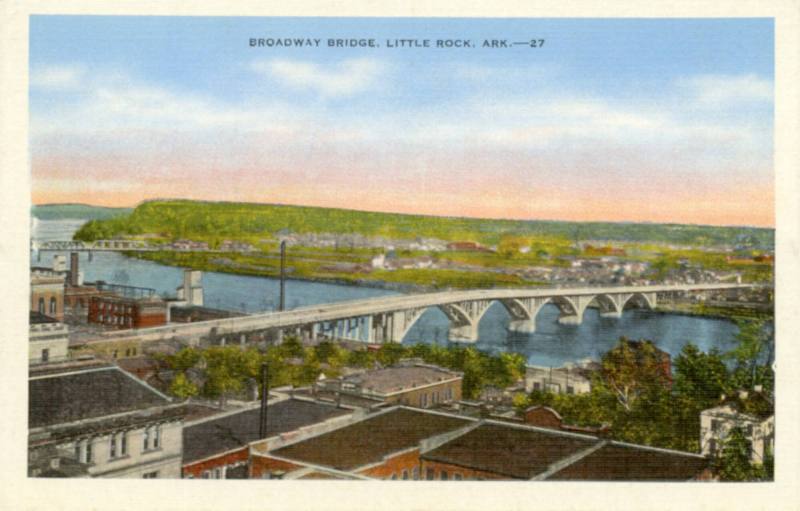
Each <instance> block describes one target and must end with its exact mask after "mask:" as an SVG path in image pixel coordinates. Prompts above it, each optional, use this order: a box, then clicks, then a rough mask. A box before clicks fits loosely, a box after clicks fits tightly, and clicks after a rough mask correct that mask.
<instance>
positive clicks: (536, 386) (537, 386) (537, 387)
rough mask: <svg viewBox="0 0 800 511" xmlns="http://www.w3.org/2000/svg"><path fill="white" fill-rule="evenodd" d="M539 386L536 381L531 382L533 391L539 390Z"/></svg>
mask: <svg viewBox="0 0 800 511" xmlns="http://www.w3.org/2000/svg"><path fill="white" fill-rule="evenodd" d="M540 389H541V385H539V382H538V381H535V382H533V390H540Z"/></svg>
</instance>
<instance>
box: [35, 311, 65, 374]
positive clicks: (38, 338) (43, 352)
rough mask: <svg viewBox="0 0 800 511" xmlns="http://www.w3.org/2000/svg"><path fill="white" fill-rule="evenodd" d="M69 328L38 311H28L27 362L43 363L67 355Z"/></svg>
mask: <svg viewBox="0 0 800 511" xmlns="http://www.w3.org/2000/svg"><path fill="white" fill-rule="evenodd" d="M68 351H69V328H68V327H67V325H65V324H64V323H61V322H60V321H57V320H55V319H53V318H51V317H49V316H45V315H44V314H41V313H39V312H34V311H31V312H30V326H29V331H28V362H29V363H30V364H44V363H47V362H60V361H63V360H66V359H67V358H68V356H69V354H68Z"/></svg>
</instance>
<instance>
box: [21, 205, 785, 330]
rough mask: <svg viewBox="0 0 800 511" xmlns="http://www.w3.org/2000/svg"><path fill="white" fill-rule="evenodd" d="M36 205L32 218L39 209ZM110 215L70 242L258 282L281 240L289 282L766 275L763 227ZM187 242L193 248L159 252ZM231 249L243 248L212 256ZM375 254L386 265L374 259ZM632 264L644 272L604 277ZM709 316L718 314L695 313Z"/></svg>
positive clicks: (175, 210)
mask: <svg viewBox="0 0 800 511" xmlns="http://www.w3.org/2000/svg"><path fill="white" fill-rule="evenodd" d="M65 207H67V206H65V205H58V206H52V208H60V209H63V208H65ZM38 208H39V209H38V213H37V212H36V211H35V212H34V214H41V212H42V211H46V210H47V207H46V206H39V207H38ZM101 209H102V208H101ZM95 213H97V212H95ZM109 215H110V216H107V217H105V218H99V217H97V216H95V217H94V218H93V219H90V220H88V221H87V222H86V223H85V224H84V225H83V226H82V227H81V228H80V229H79V230H78V231H77V232H76V233H75V235H74V237H73V239H75V240H81V241H94V240H98V239H139V240H146V241H147V242H148V243H151V244H156V245H164V247H165V250H163V251H158V252H127V253H125V255H126V256H129V257H135V258H138V259H142V260H149V261H153V262H157V263H160V264H165V265H170V266H179V267H190V268H195V269H198V270H204V271H215V272H222V273H230V274H238V275H248V276H257V277H268V278H277V277H279V272H280V262H279V257H278V250H279V249H278V246H279V243H280V241H281V240H288V245H289V246H288V248H287V278H289V279H293V280H300V281H310V282H321V283H331V284H340V285H355V286H365V287H376V288H383V289H392V290H397V291H404V292H409V291H417V292H424V291H432V290H439V289H450V288H453V289H459V288H462V289H463V288H493V287H540V286H550V285H559V284H561V283H564V282H571V281H575V282H586V283H587V284H588V285H592V284H593V283H595V284H597V283H606V282H608V283H618V284H625V283H634V284H636V283H642V282H646V281H651V282H658V281H662V280H664V279H665V278H673V277H675V276H676V275H677V276H679V277H680V276H681V274H685V273H687V272H695V273H697V272H699V273H703V272H715V273H716V274H717V275H718V276H720V277H724V278H726V279H728V278H735V277H736V276H737V275H738V277H739V278H740V279H741V280H742V282H771V281H772V279H773V262H772V255H771V251H772V247H773V246H774V230H773V229H764V228H753V227H713V226H698V225H678V224H649V223H611V222H565V221H522V220H497V219H476V218H457V217H435V216H422V215H408V214H395V213H376V212H366V211H355V210H344V209H332V208H317V207H306V206H286V205H272V204H252V203H229V202H203V201H189V200H152V201H146V202H143V203H142V204H140V205H139V206H137V207H136V208H135V209H133V210H129V211H128V212H127V213H122V214H120V211H117V210H113V211H112V212H111V213H109ZM187 241H188V243H189V244H197V245H198V246H201V247H204V248H203V249H200V250H193V249H189V250H168V249H166V248H168V247H169V246H170V245H172V244H176V243H179V242H182V243H184V244H186V243H187ZM231 244H236V245H238V246H242V247H245V249H244V250H224V249H223V247H225V246H230V245H231ZM382 257H385V264H384V263H383V262H381V263H379V264H376V263H375V259H376V258H382ZM576 262H578V263H580V262H588V264H593V265H596V266H597V267H596V266H588V265H587V267H583V268H582V267H580V264H578V265H577V267H576ZM598 265H599V266H598ZM631 265H633V266H636V265H638V267H639V268H643V269H641V270H638V271H634V272H629V271H628V270H624V272H623V273H622V274H620V271H622V270H615V271H616V272H617V273H616V274H614V273H613V272H612V271H611V270H610V268H611V267H614V266H616V267H620V266H631ZM598 268H599V269H598ZM625 272H627V273H625ZM600 274H602V276H601V277H598V276H599V275H600ZM554 276H555V278H554ZM579 279H580V280H579ZM601 279H602V280H601ZM595 280H597V282H595ZM681 312H686V313H692V314H696V313H698V310H695V309H690V310H687V311H683V310H682V311H681ZM714 314H721V315H723V316H726V317H727V316H728V315H729V314H728V312H727V311H722V312H720V311H717V310H708V311H703V315H714Z"/></svg>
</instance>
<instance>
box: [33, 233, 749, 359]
mask: <svg viewBox="0 0 800 511" xmlns="http://www.w3.org/2000/svg"><path fill="white" fill-rule="evenodd" d="M82 223H83V221H82V220H37V221H36V222H35V224H34V225H33V229H32V232H33V236H34V239H36V240H40V241H47V240H67V239H71V237H72V234H73V233H74V232H75V230H77V229H78V227H80V225H81V224H82ZM52 258H53V253H52V252H46V253H43V254H42V256H41V260H37V256H36V254H32V255H31V264H33V265H37V266H50V265H51V264H52ZM80 263H81V270H82V271H83V272H84V279H85V280H86V281H87V282H92V281H95V280H105V281H106V282H113V283H116V284H128V285H135V286H141V287H150V288H153V289H155V290H156V291H157V292H158V293H160V294H166V295H174V294H175V288H176V287H178V286H179V285H180V284H181V281H182V269H181V268H177V267H171V266H164V265H160V264H156V263H153V262H149V261H142V260H138V259H129V258H126V257H124V256H122V255H121V254H118V253H113V252H98V253H95V254H93V258H92V261H89V260H88V254H86V253H82V254H81V260H80ZM203 292H204V296H205V304H206V305H207V306H209V307H217V308H222V309H233V310H239V311H245V312H258V311H269V310H274V309H275V307H276V306H277V303H278V292H279V283H278V281H277V280H276V279H268V278H262V277H246V276H239V275H229V274H224V273H215V272H206V273H204V274H203ZM395 294H398V293H397V292H396V291H389V290H384V289H376V288H370V287H358V286H345V285H337V284H322V283H316V282H303V281H293V280H289V281H287V283H286V305H287V308H295V307H300V306H304V305H315V304H321V303H330V302H338V301H344V300H355V299H359V298H369V297H373V296H385V295H395ZM557 317H558V309H557V308H556V307H555V306H549V305H546V306H545V307H544V308H543V309H542V311H541V312H540V313H539V315H538V317H537V318H536V332H534V333H531V334H523V333H516V332H510V331H508V329H507V327H508V322H509V317H508V314H507V313H506V311H505V309H504V308H503V306H502V305H500V304H499V303H495V304H494V305H493V306H492V307H491V308H490V309H489V310H488V311H487V312H486V314H485V315H484V317H483V319H482V320H481V323H480V326H479V338H478V342H477V343H476V344H475V346H476V347H477V348H479V349H482V350H486V351H490V352H493V353H498V352H503V351H514V352H518V353H522V354H523V355H524V356H525V357H527V359H528V363H529V364H534V365H542V366H554V367H557V366H561V365H563V364H564V363H566V362H575V361H578V360H581V359H584V358H587V357H590V358H594V359H599V357H600V355H602V353H603V352H605V351H608V350H609V349H610V348H611V347H613V346H614V344H615V343H616V341H617V340H618V339H619V337H620V336H623V335H624V336H626V337H629V338H633V339H650V340H652V341H653V342H655V343H656V345H657V346H658V347H659V348H661V349H662V350H665V351H666V352H668V353H670V354H671V355H672V356H673V357H674V356H676V355H677V354H678V353H679V352H680V351H681V349H682V348H683V346H684V345H685V344H686V343H687V342H693V343H694V344H696V345H697V346H698V347H699V348H700V349H702V350H703V351H708V350H710V349H711V348H714V347H716V348H718V349H719V350H721V351H727V350H729V349H730V348H732V347H733V346H734V345H735V335H736V333H737V328H736V326H735V325H734V324H732V323H731V322H729V321H725V320H718V319H711V318H699V317H689V316H681V315H676V314H660V313H655V312H651V311H647V310H639V309H632V310H626V311H625V312H624V313H623V315H622V318H619V319H612V318H601V317H600V316H599V314H598V313H597V311H596V310H594V309H589V310H587V311H586V313H585V315H584V319H583V323H582V324H580V325H561V324H558V323H557V322H556V318H557ZM403 342H404V343H416V342H431V343H437V344H447V342H448V341H447V318H446V317H445V315H444V314H443V313H442V312H441V311H439V310H438V309H430V310H428V311H427V312H425V313H424V314H423V315H422V316H421V317H420V319H419V320H418V321H417V323H416V324H415V325H414V326H413V327H412V328H411V330H410V331H409V332H408V334H407V335H406V337H405V339H404V341H403Z"/></svg>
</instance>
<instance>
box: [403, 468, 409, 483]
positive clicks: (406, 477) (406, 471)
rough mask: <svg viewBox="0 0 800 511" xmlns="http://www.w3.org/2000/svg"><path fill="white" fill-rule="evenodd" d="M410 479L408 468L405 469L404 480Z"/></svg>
mask: <svg viewBox="0 0 800 511" xmlns="http://www.w3.org/2000/svg"><path fill="white" fill-rule="evenodd" d="M407 480H408V470H403V481H407Z"/></svg>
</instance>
